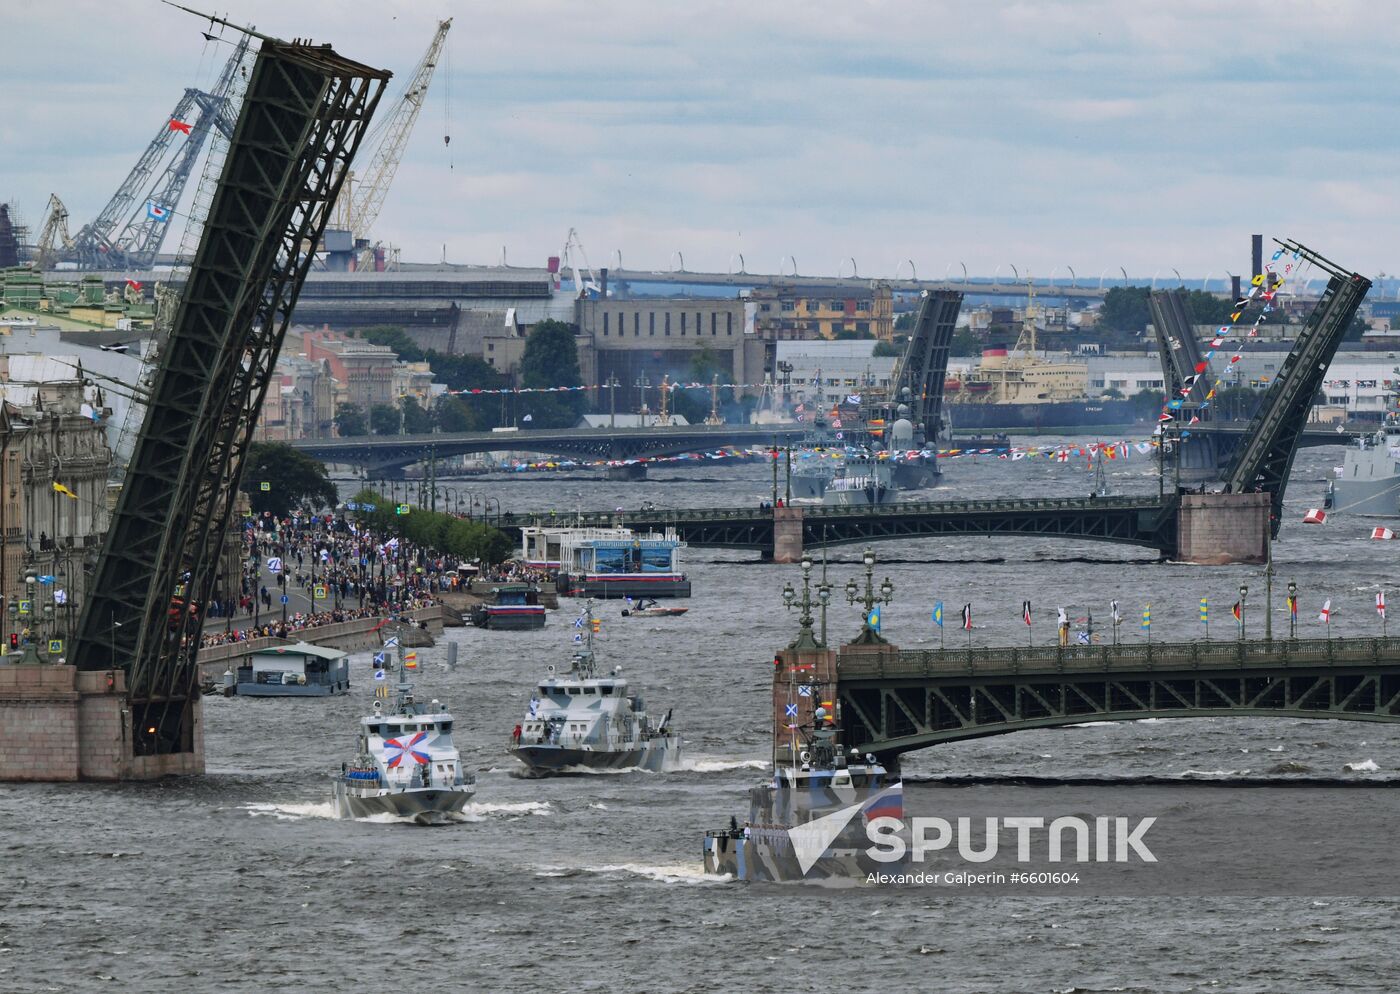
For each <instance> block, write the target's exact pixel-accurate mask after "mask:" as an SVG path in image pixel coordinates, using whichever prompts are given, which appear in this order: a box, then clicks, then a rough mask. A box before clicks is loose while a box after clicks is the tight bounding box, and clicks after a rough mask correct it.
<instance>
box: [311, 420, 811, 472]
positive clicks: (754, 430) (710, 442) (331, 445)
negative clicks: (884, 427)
mask: <svg viewBox="0 0 1400 994" xmlns="http://www.w3.org/2000/svg"><path fill="white" fill-rule="evenodd" d="M810 430H811V426H810V425H802V424H788V425H688V426H685V427H681V426H674V427H670V428H557V429H553V428H548V429H531V430H521V431H470V432H452V433H447V432H444V433H442V434H431V435H369V436H356V437H353V438H303V439H298V440H296V441H294V442H291V443H289V444H290V445H291V446H292V448H294V449H296V450H298V451H299V452H304V453H305V454H306V455H308V456H311V457H312V458H314V459H319V460H321V461H322V462H326V463H340V464H341V465H350V466H359V467H362V468H364V469H366V470H367V471H368V472H369V473H370V475H371V476H373V475H375V474H376V473H381V472H384V473H387V472H389V471H393V470H397V469H400V468H402V467H404V466H407V465H410V464H412V463H416V462H425V461H427V460H428V459H430V458H432V457H433V456H434V455H436V456H437V458H439V459H441V458H445V457H447V456H459V455H467V454H470V453H476V452H547V453H553V454H555V455H561V456H578V457H583V458H588V459H639V458H642V457H651V456H671V455H679V454H681V453H682V452H702V451H705V450H709V449H717V448H719V447H720V446H722V445H738V446H752V445H772V444H778V445H785V444H787V443H789V442H799V441H801V440H802V438H803V436H805V435H806V434H807V433H808V432H809V431H810Z"/></svg>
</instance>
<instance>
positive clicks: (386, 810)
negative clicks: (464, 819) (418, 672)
mask: <svg viewBox="0 0 1400 994" xmlns="http://www.w3.org/2000/svg"><path fill="white" fill-rule="evenodd" d="M408 665H409V664H408V663H406V662H405V656H404V650H403V645H402V643H401V642H400V643H399V645H398V677H399V682H398V685H397V686H396V687H395V688H394V695H395V696H394V705H393V708H392V710H390V709H388V708H386V707H385V706H384V698H385V697H386V696H387V691H388V690H389V686H388V679H389V675H390V674H389V671H388V670H378V671H376V673H375V679H376V683H377V686H376V688H375V694H376V697H375V701H374V709H373V713H372V714H369V715H366V716H365V717H363V718H361V719H360V735H359V750H358V752H357V754H356V756H355V758H354V759H353V760H352V761H350V762H349V763H345V764H343V765H342V767H341V771H340V773H339V775H338V776H337V777H336V778H335V809H336V814H337V815H338V816H339V817H341V818H366V817H369V816H370V815H380V814H388V815H394V816H396V817H400V818H412V819H413V820H414V821H415V822H417V823H418V824H420V825H439V824H443V823H445V822H447V821H448V820H450V816H451V815H453V814H456V813H458V812H460V811H461V810H462V809H463V808H464V807H466V805H467V802H468V801H469V800H471V798H472V796H473V795H474V794H475V793H476V776H475V775H474V774H471V773H468V772H466V771H465V770H463V768H462V758H461V755H460V754H459V753H458V752H457V748H456V746H454V745H453V744H452V726H453V718H452V715H451V714H449V713H448V711H447V710H446V709H445V708H444V707H443V706H442V705H441V704H440V703H439V702H438V701H436V700H434V701H431V702H430V703H429V704H426V705H425V704H423V703H420V702H419V701H418V700H416V699H415V697H414V695H413V684H411V683H409V682H408V671H407V669H406V668H405V667H406V666H408ZM416 665H417V660H416V659H414V660H413V661H412V666H413V667H416ZM381 674H382V675H383V679H382V680H381V679H380V676H381Z"/></svg>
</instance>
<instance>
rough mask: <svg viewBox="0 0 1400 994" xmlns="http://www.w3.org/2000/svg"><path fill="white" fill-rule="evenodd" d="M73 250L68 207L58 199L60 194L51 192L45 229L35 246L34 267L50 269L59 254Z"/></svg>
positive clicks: (40, 233)
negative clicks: (69, 230)
mask: <svg viewBox="0 0 1400 994" xmlns="http://www.w3.org/2000/svg"><path fill="white" fill-rule="evenodd" d="M72 250H73V236H71V235H70V234H68V208H67V207H65V206H63V201H62V200H59V199H58V194H56V193H51V194H49V211H48V214H47V215H46V216H45V218H44V227H43V230H42V231H40V232H39V241H38V242H36V243H35V246H34V268H36V269H39V270H45V269H49V268H50V267H52V266H53V264H54V263H56V262H57V261H58V259H59V256H60V255H62V254H63V253H67V252H71V251H72Z"/></svg>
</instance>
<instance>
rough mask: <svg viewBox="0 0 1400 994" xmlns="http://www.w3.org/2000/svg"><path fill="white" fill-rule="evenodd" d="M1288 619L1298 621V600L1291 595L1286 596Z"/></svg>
mask: <svg viewBox="0 0 1400 994" xmlns="http://www.w3.org/2000/svg"><path fill="white" fill-rule="evenodd" d="M1287 600H1288V617H1289V618H1291V619H1292V620H1294V621H1297V620H1298V598H1296V597H1294V596H1293V595H1292V594H1289V595H1288V598H1287Z"/></svg>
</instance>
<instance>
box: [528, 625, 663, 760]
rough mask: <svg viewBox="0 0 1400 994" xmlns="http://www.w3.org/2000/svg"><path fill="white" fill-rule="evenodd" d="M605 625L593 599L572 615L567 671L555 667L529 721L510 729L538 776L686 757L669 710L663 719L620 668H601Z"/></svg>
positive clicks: (539, 690)
mask: <svg viewBox="0 0 1400 994" xmlns="http://www.w3.org/2000/svg"><path fill="white" fill-rule="evenodd" d="M600 625H601V622H600V621H599V620H598V619H597V618H595V617H594V616H593V602H592V601H591V600H590V601H588V602H587V604H585V605H584V609H583V613H581V614H580V615H579V618H578V620H577V621H575V622H574V629H575V633H574V636H573V638H574V646H575V649H574V653H573V659H572V661H571V663H570V666H569V671H568V672H567V673H565V674H562V675H556V674H555V672H554V667H553V666H550V667H549V676H548V677H546V678H545V679H544V680H542V681H540V683H539V685H538V686H537V687H536V688H535V692H534V694H533V695H532V696H531V698H530V705H529V710H528V712H527V713H526V715H525V720H524V721H522V722H521V723H520V724H519V725H516V726H515V729H514V731H513V732H512V733H511V743H510V754H511V755H512V756H514V757H515V758H516V759H519V760H520V761H521V762H522V763H524V764H525V765H526V767H528V768H529V771H530V773H531V774H533V775H536V776H545V775H548V774H551V773H558V772H560V771H567V770H569V769H578V768H584V769H594V770H628V769H643V770H650V771H652V772H659V771H661V770H663V769H665V768H667V767H668V766H670V765H673V764H674V763H675V762H676V761H677V760H678V759H679V758H680V752H681V739H680V736H679V735H677V734H676V732H675V731H674V730H673V729H672V728H671V712H670V711H667V712H666V715H665V717H663V718H662V719H661V720H660V721H656V720H653V719H652V718H651V717H649V716H648V714H647V708H646V704H645V702H644V701H643V700H642V695H641V694H640V693H637V692H634V691H632V690H631V689H629V687H628V685H627V681H626V680H624V679H623V678H622V676H621V672H622V667H620V666H617V667H614V668H613V671H612V672H611V673H608V672H603V673H602V674H599V672H598V668H597V662H596V659H595V657H594V654H593V635H594V633H595V632H597V631H598V629H599V626H600Z"/></svg>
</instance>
